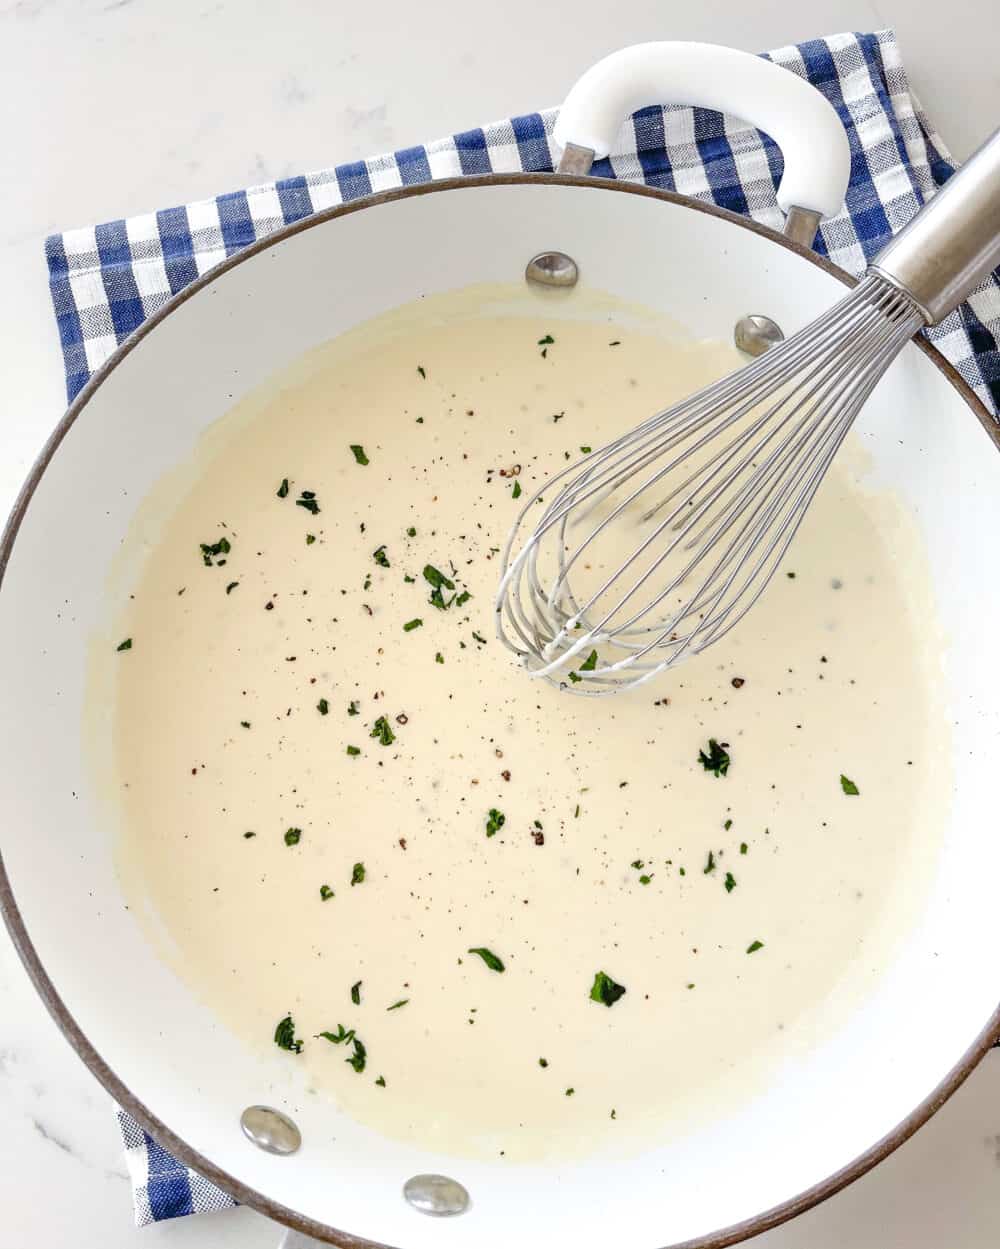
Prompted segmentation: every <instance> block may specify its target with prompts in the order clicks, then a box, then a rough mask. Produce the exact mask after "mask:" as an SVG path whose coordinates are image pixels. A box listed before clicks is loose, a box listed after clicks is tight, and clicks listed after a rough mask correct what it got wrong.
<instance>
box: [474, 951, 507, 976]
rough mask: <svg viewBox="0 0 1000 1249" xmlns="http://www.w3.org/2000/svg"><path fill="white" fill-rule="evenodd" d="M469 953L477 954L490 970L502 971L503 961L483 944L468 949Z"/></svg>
mask: <svg viewBox="0 0 1000 1249" xmlns="http://www.w3.org/2000/svg"><path fill="white" fill-rule="evenodd" d="M469 953H470V954H478V955H479V957H480V958H481V959H482V960H483V962H484V963H485V964H486V966H487V967H488V968H489V969H490V971H503V963H502V962H501V961H500V959H498V958H497V956H496V955H495V954H494V953H493V951H492V950H487V948H486V947H485V946H484V945H479V946H475V947H474V948H473V949H470V950H469Z"/></svg>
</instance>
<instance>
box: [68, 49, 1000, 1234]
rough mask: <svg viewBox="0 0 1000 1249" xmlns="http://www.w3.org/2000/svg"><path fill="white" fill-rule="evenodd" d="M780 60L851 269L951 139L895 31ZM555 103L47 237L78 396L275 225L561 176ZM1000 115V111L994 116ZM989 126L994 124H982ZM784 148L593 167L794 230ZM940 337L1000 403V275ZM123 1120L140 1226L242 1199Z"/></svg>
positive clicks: (665, 153) (648, 133) (642, 147)
mask: <svg viewBox="0 0 1000 1249" xmlns="http://www.w3.org/2000/svg"><path fill="white" fill-rule="evenodd" d="M768 55H769V56H770V59H771V60H773V61H776V62H777V63H778V64H779V65H783V66H784V67H785V68H786V69H790V70H791V71H792V72H793V73H796V74H798V75H799V76H800V77H803V78H807V79H808V80H809V81H810V82H811V83H813V84H814V85H815V86H816V87H818V88H819V89H820V90H821V91H822V92H823V94H824V95H825V96H826V97H827V99H828V100H829V101H830V102H831V104H833V105H834V107H835V108H836V109H837V112H838V113H839V115H840V118H841V120H842V121H843V123H844V127H845V129H846V131H847V134H848V137H849V138H850V142H851V157H852V161H851V181H850V186H849V188H848V191H847V202H846V206H845V210H844V212H842V213H841V214H840V215H839V216H837V217H834V218H832V219H830V220H829V221H826V222H824V224H823V227H822V234H821V238H820V239H818V240H817V243H816V247H817V250H819V251H822V252H824V253H825V254H826V255H828V256H829V257H830V258H831V260H833V261H834V262H835V263H836V264H838V265H840V266H842V267H843V268H844V269H846V270H848V271H849V272H851V273H853V274H860V273H861V272H862V271H863V270H864V268H865V264H866V261H867V259H868V258H870V257H871V256H872V255H874V253H875V252H877V251H878V250H879V248H880V247H881V246H882V245H883V243H885V242H886V241H887V240H888V239H889V237H890V236H891V235H892V234H893V233H895V232H896V231H898V230H899V229H901V227H902V226H903V225H905V224H906V222H907V221H909V219H910V218H911V217H912V216H913V215H914V213H915V212H916V211H917V209H918V208H919V207H920V205H921V204H922V203H923V202H924V201H925V200H926V199H928V198H929V197H930V196H932V195H933V194H934V192H935V191H936V190H937V188H938V187H940V186H941V185H942V183H944V182H945V181H946V180H947V179H948V178H949V177H950V176H951V174H952V172H953V165H952V162H951V158H950V156H949V155H948V152H947V150H946V148H945V147H944V144H943V143H942V142H941V140H940V139H939V137H938V136H937V134H936V133H935V132H934V130H933V129H932V127H931V126H930V124H929V123H928V121H927V118H926V117H925V116H924V114H923V113H922V111H921V110H920V107H919V105H918V104H917V102H916V100H915V99H914V97H913V95H912V93H911V91H910V88H909V84H908V82H907V78H906V71H905V69H904V68H903V64H902V61H901V59H900V54H899V47H898V45H897V43H896V38H895V35H894V34H893V32H892V31H889V30H883V31H879V32H877V33H875V34H866V35H858V34H844V35H832V36H830V37H829V38H826V39H815V40H811V41H810V42H808V43H803V44H800V45H798V46H797V47H788V48H781V49H780V50H778V51H776V52H771V53H769V54H768ZM555 117H556V112H555V110H554V109H549V110H548V111H546V112H543V113H530V114H528V115H527V116H524V117H514V118H511V119H509V120H507V121H501V122H495V123H494V124H493V125H490V126H486V127H484V128H482V129H475V130H466V131H464V132H462V133H461V134H455V135H451V136H450V137H449V138H446V139H439V140H437V141H436V142H433V143H428V144H426V145H425V146H422V147H411V148H405V149H403V150H401V151H398V152H391V153H388V154H386V155H383V156H376V157H373V158H371V159H370V160H365V161H358V162H356V163H354V164H350V165H338V166H337V167H335V168H332V169H323V170H320V171H319V172H318V173H311V174H306V175H304V176H302V177H297V178H285V179H282V180H281V181H280V182H273V183H269V184H267V185H265V186H258V187H253V188H251V189H250V190H245V191H234V192H231V193H229V194H227V195H220V196H218V197H217V198H215V199H210V200H201V201H199V202H197V203H193V204H187V205H184V206H183V207H180V208H169V209H164V210H162V211H160V212H155V213H147V214H145V215H143V216H138V217H132V218H129V219H128V220H119V221H111V222H107V223H105V224H104V225H99V226H96V227H94V226H90V227H86V228H84V229H77V230H68V231H67V232H66V233H65V234H61V235H54V236H53V237H51V238H50V239H49V240H48V242H47V244H46V252H47V256H48V264H49V284H50V287H51V291H52V301H53V304H54V306H55V313H56V319H57V321H58V323H59V334H60V338H61V341H62V348H63V355H64V359H65V364H66V383H67V389H68V392H69V396H70V398H73V396H74V395H76V394H77V393H78V391H79V390H80V389H81V387H82V386H83V385H84V383H85V382H86V381H87V378H88V377H89V376H90V374H91V373H92V372H93V371H94V369H96V368H97V367H98V365H100V364H101V363H102V362H103V361H104V360H106V359H107V358H108V356H109V355H110V354H111V353H112V352H113V351H114V349H115V347H116V346H117V345H118V344H119V343H120V342H121V341H122V340H123V339H125V338H127V337H128V335H129V334H130V333H131V332H132V331H133V330H135V329H136V328H137V327H138V326H139V325H141V324H142V322H143V321H144V320H145V319H146V317H148V316H149V315H150V314H151V313H153V312H155V311H156V310H157V309H158V308H160V307H162V306H163V304H164V303H165V302H166V301H167V300H168V299H169V298H170V296H171V295H173V294H175V293H176V292H177V291H179V290H181V289H183V287H185V286H186V285H187V284H188V283H189V282H191V281H192V280H193V279H194V278H196V277H197V276H198V275H199V274H202V273H204V272H205V270H206V269H210V268H211V267H212V265H214V264H216V263H217V262H218V261H220V260H222V259H224V258H225V257H226V256H230V255H232V253H233V252H236V251H239V250H240V248H241V247H245V246H246V245H247V244H248V243H252V242H254V241H255V240H256V239H259V238H263V237H264V236H266V235H267V234H269V233H270V232H271V231H273V230H276V229H279V228H280V227H281V226H283V225H286V224H288V223H290V222H293V221H298V220H301V219H302V218H303V217H308V216H309V215H310V214H311V213H314V212H317V211H319V210H320V209H324V208H328V207H331V206H332V205H335V204H340V203H343V202H344V201H347V200H353V199H357V198H359V197H360V196H363V195H367V194H369V193H371V192H373V191H381V190H384V189H385V188H387V187H396V186H403V185H405V184H408V183H414V182H425V181H429V180H431V179H434V178H450V177H455V176H458V175H471V174H479V173H490V172H506V171H521V170H525V171H530V172H545V171H550V170H551V169H552V155H553V153H552V140H551V136H552V126H553V122H554V121H555ZM992 120H994V121H995V120H996V119H992ZM990 122H991V119H987V118H984V119H983V131H984V137H985V133H986V132H987V131H988V130H989V129H990ZM781 169H782V161H781V154H780V152H779V151H778V150H777V148H776V147H775V145H774V144H773V143H772V142H771V140H770V139H768V138H766V137H764V136H763V135H761V134H760V133H759V132H758V131H756V130H754V129H753V128H752V127H749V126H746V125H745V124H743V123H742V122H739V121H736V120H734V119H733V118H729V117H722V116H720V115H718V114H716V113H710V112H706V111H704V110H702V109H690V108H674V107H672V108H667V109H664V108H659V107H653V108H645V109H642V110H641V111H640V112H638V113H636V114H635V115H634V116H633V117H632V118H630V120H629V122H628V124H627V125H626V126H624V127H623V129H622V131H621V133H620V135H619V137H618V145H617V147H616V149H615V151H614V152H612V154H611V156H610V157H609V158H608V159H607V160H602V161H598V162H597V163H596V164H595V166H594V173H595V174H599V175H602V176H604V177H613V178H622V179H627V180H630V181H634V182H645V183H646V184H648V185H650V186H656V187H666V188H670V189H673V190H677V191H680V192H682V193H683V194H685V195H691V196H694V197H696V198H698V199H703V200H710V201H712V202H714V203H716V204H719V205H721V206H722V207H723V208H728V209H731V210H732V211H734V212H738V213H744V214H748V215H749V216H751V217H753V218H754V219H755V220H757V221H760V222H763V223H764V224H765V225H769V226H773V227H776V228H780V225H781V220H782V217H781V213H780V211H779V209H778V207H777V203H776V201H775V187H776V186H777V183H778V179H779V177H780V175H781ZM929 333H930V337H931V338H932V339H933V340H934V342H935V344H936V345H937V347H938V348H939V349H940V350H941V351H942V352H943V354H944V355H945V356H947V358H948V359H949V360H950V361H951V362H952V364H954V365H955V367H956V368H957V369H958V370H959V372H960V373H961V374H962V376H963V377H964V378H965V380H966V381H967V382H968V383H969V385H970V386H971V387H972V388H973V389H974V390H975V391H976V393H977V394H978V395H979V397H980V398H981V399H982V400H983V402H984V403H985V404H986V405H987V406H988V407H989V409H990V410H991V411H992V412H993V413H994V414H996V413H997V412H1000V351H998V342H1000V281H998V279H997V275H993V277H992V278H990V279H989V280H988V281H987V282H985V283H983V285H982V286H981V287H980V289H979V290H978V291H977V292H976V293H975V294H974V295H973V296H972V298H971V299H970V300H969V301H968V303H966V304H964V305H963V306H962V307H961V308H960V309H958V310H957V311H956V312H954V313H953V314H952V315H951V316H950V317H948V319H947V321H945V322H944V323H943V324H942V325H940V326H938V327H937V328H936V329H934V330H931V331H930V332H929ZM119 1122H120V1125H121V1129H122V1135H123V1137H124V1140H125V1148H126V1156H127V1159H128V1165H129V1170H130V1172H131V1175H132V1182H133V1188H134V1194H135V1211H136V1222H137V1223H138V1224H139V1225H140V1226H141V1225H143V1224H146V1223H152V1222H157V1221H159V1220H161V1219H168V1218H174V1217H176V1216H178V1215H182V1214H197V1213H200V1212H201V1211H204V1210H218V1209H223V1208H225V1207H226V1206H230V1205H233V1204H234V1202H233V1200H232V1198H230V1197H229V1196H227V1195H226V1194H225V1193H223V1192H221V1191H220V1190H219V1189H218V1188H216V1187H215V1186H214V1185H212V1184H210V1183H209V1182H208V1181H207V1180H205V1179H203V1178H202V1177H201V1176H199V1175H196V1174H195V1173H194V1172H192V1171H190V1170H188V1168H186V1167H185V1166H183V1165H182V1164H181V1163H180V1162H178V1161H177V1160H176V1159H174V1158H173V1157H171V1155H170V1154H169V1153H167V1151H166V1150H165V1149H163V1147H162V1146H160V1145H159V1144H157V1143H156V1141H154V1140H153V1139H152V1138H151V1137H150V1136H149V1135H148V1134H147V1133H146V1132H144V1131H143V1129H142V1128H141V1127H140V1126H139V1125H138V1124H137V1123H136V1122H135V1121H134V1120H133V1119H131V1118H130V1117H129V1116H128V1115H126V1114H125V1113H124V1112H122V1111H119Z"/></svg>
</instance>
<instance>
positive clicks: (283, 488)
mask: <svg viewBox="0 0 1000 1249" xmlns="http://www.w3.org/2000/svg"><path fill="white" fill-rule="evenodd" d="M276 494H277V496H278V498H279V499H285V498H287V497H288V478H287V477H282V479H281V485H280V486H279V487H278V489H277V491H276Z"/></svg>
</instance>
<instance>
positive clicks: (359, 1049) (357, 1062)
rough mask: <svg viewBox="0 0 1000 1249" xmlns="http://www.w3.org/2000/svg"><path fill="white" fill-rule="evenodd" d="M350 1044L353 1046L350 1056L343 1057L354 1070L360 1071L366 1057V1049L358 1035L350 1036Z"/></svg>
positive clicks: (362, 1069) (363, 1066)
mask: <svg viewBox="0 0 1000 1249" xmlns="http://www.w3.org/2000/svg"><path fill="white" fill-rule="evenodd" d="M351 1044H352V1045H353V1046H354V1053H353V1054H352V1055H351V1056H350V1058H345V1059H344V1061H345V1062H348V1063H350V1064H351V1066H352V1067H353V1068H354V1070H355V1071H357V1072H362V1071H364V1069H365V1063H366V1061H367V1059H368V1051H367V1050H366V1049H365V1047H364V1042H363V1041H361V1039H360V1038H359V1037H354V1038H352V1041H351Z"/></svg>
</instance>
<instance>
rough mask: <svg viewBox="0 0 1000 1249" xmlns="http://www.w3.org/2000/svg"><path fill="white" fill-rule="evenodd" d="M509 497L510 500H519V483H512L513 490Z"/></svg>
mask: <svg viewBox="0 0 1000 1249" xmlns="http://www.w3.org/2000/svg"><path fill="white" fill-rule="evenodd" d="M510 497H511V498H512V499H519V498H520V497H521V483H520V482H519V481H515V482H514V489H513V490H512V491H511V492H510Z"/></svg>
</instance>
